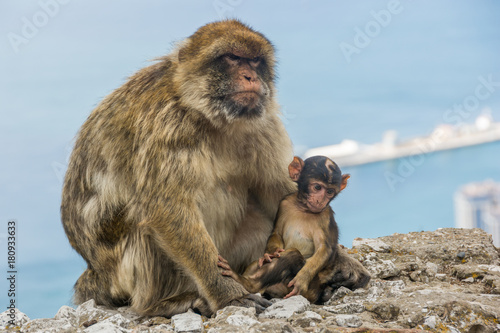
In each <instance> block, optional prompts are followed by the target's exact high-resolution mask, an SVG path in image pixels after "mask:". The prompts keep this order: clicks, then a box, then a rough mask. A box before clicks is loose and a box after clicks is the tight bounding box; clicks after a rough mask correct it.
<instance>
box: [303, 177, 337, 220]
mask: <svg viewBox="0 0 500 333" xmlns="http://www.w3.org/2000/svg"><path fill="white" fill-rule="evenodd" d="M339 192H340V184H339V185H331V184H327V183H324V182H322V181H320V180H317V179H311V181H310V182H309V184H308V186H307V194H306V198H305V204H306V206H307V208H308V209H309V210H310V211H311V212H313V213H321V212H322V211H323V210H324V209H325V208H326V207H328V204H329V203H330V201H332V199H333V198H334V197H335V196H336V195H337V194H338V193H339Z"/></svg>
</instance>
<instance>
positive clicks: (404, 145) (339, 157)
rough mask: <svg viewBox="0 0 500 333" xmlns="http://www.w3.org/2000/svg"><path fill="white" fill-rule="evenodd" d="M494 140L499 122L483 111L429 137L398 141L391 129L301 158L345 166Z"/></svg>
mask: <svg viewBox="0 0 500 333" xmlns="http://www.w3.org/2000/svg"><path fill="white" fill-rule="evenodd" d="M495 141H500V122H494V121H493V118H492V116H491V114H490V113H484V114H481V115H480V116H478V117H477V118H476V121H475V123H474V124H464V125H462V126H452V125H449V124H442V125H439V126H437V127H436V128H435V129H434V131H433V132H432V134H431V135H429V136H421V137H416V138H413V139H410V140H406V141H401V142H400V141H398V139H397V132H396V131H393V130H391V131H387V132H385V133H384V136H383V139H382V141H381V142H377V143H374V144H362V143H360V142H357V141H354V140H344V141H342V142H341V143H340V144H336V145H330V146H323V147H318V148H312V149H309V150H307V151H306V152H305V154H304V157H305V158H307V157H310V156H314V155H325V156H328V157H330V158H332V159H334V160H335V161H336V162H337V163H338V164H339V165H340V166H342V167H345V166H355V165H361V164H368V163H374V162H379V161H386V160H392V159H397V158H401V157H406V156H413V155H420V154H425V153H430V152H435V151H442V150H450V149H457V148H462V147H468V146H475V145H480V144H484V143H489V142H495Z"/></svg>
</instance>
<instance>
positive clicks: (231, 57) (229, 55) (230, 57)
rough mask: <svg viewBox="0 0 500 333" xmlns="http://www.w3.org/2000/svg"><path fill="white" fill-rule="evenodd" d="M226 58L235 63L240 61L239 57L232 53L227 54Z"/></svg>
mask: <svg viewBox="0 0 500 333" xmlns="http://www.w3.org/2000/svg"><path fill="white" fill-rule="evenodd" d="M227 57H228V58H229V59H231V60H235V61H236V60H240V59H241V57H238V56H237V55H235V54H232V53H229V54H228V55H227Z"/></svg>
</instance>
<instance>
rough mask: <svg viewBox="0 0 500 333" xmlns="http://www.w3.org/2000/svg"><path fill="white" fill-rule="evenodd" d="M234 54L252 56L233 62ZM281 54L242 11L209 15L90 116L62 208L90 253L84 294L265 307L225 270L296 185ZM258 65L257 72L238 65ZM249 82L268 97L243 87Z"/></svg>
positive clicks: (136, 305) (143, 301)
mask: <svg viewBox="0 0 500 333" xmlns="http://www.w3.org/2000/svg"><path fill="white" fill-rule="evenodd" d="M231 53H234V54H237V55H241V56H242V57H243V58H242V59H241V60H237V61H235V60H233V59H232V58H231V59H230V60H228V61H224V59H225V57H226V56H225V54H231ZM248 59H254V60H255V59H260V60H259V65H258V66H254V65H255V61H254V60H252V61H253V62H250V60H248ZM233 63H235V64H237V66H233V65H232V64H233ZM274 65H275V58H274V50H273V46H272V45H271V43H270V42H269V41H268V40H267V39H266V38H265V37H264V36H263V35H262V34H260V33H258V32H255V31H254V30H252V29H250V28H248V27H247V26H245V25H243V24H242V23H240V22H238V21H235V20H229V21H222V22H216V23H212V24H207V25H206V26H203V27H201V28H200V29H199V30H198V31H197V32H195V33H194V34H193V35H192V36H191V37H189V38H187V39H186V40H185V41H183V42H182V43H180V44H179V46H178V47H177V48H176V49H175V50H174V51H173V52H172V53H171V54H169V55H167V56H165V57H163V58H160V59H158V60H157V62H156V63H154V64H152V65H151V66H149V67H146V68H144V69H141V70H140V71H138V72H137V73H136V74H134V75H133V76H132V77H131V78H130V79H129V80H128V81H127V82H126V83H125V84H123V85H122V86H121V87H120V88H118V89H116V90H115V91H114V92H112V93H111V94H110V95H108V96H107V97H106V98H105V99H104V100H103V101H102V102H101V103H100V104H99V105H98V106H97V107H96V109H95V110H94V111H93V112H92V113H91V114H90V116H89V118H88V119H87V121H86V122H85V123H84V124H83V126H82V128H81V130H80V132H79V134H78V137H77V141H76V144H75V147H74V151H73V153H72V156H71V160H70V163H69V167H68V171H67V174H66V178H65V183H64V188H63V195H62V205H61V216H62V222H63V226H64V229H65V231H66V234H67V236H68V239H69V241H70V243H71V245H72V246H73V248H75V250H76V251H77V252H78V253H79V254H80V255H81V256H82V257H83V258H84V259H85V260H86V262H87V264H88V268H87V270H86V271H85V272H84V273H83V274H82V276H81V277H80V279H79V280H78V281H77V283H76V284H75V298H74V299H75V302H76V303H82V302H84V301H86V300H88V299H91V298H93V299H95V300H96V302H97V303H98V304H103V305H107V306H119V305H124V304H130V305H131V306H132V308H133V309H134V310H135V311H137V312H138V313H141V314H144V315H164V316H170V315H173V314H176V313H180V312H183V311H186V309H188V308H197V309H198V310H199V311H200V312H202V313H204V314H207V315H209V314H212V313H213V312H214V311H216V310H217V309H219V308H221V307H223V306H225V305H227V304H231V303H232V302H233V301H237V302H240V303H241V302H243V303H244V304H247V305H252V304H255V301H256V298H252V299H251V300H249V299H250V298H249V296H245V295H247V293H248V292H247V291H246V290H245V289H244V288H243V287H242V286H241V285H240V284H238V283H237V282H235V281H234V280H233V279H230V278H227V277H224V276H222V275H221V274H220V269H219V268H218V267H217V255H218V254H219V253H220V254H222V255H223V256H225V257H226V258H227V259H228V260H229V263H230V264H231V265H232V266H233V268H234V269H235V270H236V271H237V272H240V273H241V272H243V271H244V269H245V267H246V266H248V265H249V264H250V263H251V262H252V261H253V260H255V259H257V258H259V256H261V255H262V254H263V252H264V249H265V244H266V240H267V238H268V237H269V235H270V233H271V231H272V228H273V221H274V217H275V215H276V211H277V208H278V204H279V201H280V200H281V199H282V198H283V196H284V195H286V194H288V193H290V192H292V191H293V190H294V186H293V183H292V182H290V180H289V179H288V177H287V173H286V168H287V165H288V161H289V160H290V159H291V157H292V148H291V143H290V140H289V138H288V135H287V133H286V131H285V129H284V126H283V124H282V122H281V121H280V119H279V108H278V104H277V101H276V97H275V96H276V92H275V86H274V77H275V74H274ZM228 66H229V68H232V69H227V67H228ZM231 66H233V67H231ZM245 71H246V72H250V74H251V76H252V78H251V79H250V77H245V78H242V77H240V76H238V75H240V74H242V73H243V72H245ZM247 74H248V73H247ZM245 75H246V74H245ZM250 84H252V85H253V86H254V87H256V88H255V90H256V91H257V92H258V97H256V96H257V95H256V94H252V93H250V95H251V97H248V98H247V95H249V94H243V95H239V96H240V97H238V98H236V97H233V96H234V95H233V94H235V93H238V91H243V90H245V86H249V85H250ZM249 100H253V101H258V103H255V104H256V105H258V109H255V110H253V113H252V112H248V113H245V112H244V111H245V110H246V109H245V108H244V107H241V106H240V104H241V103H246V102H247V101H249ZM235 102H237V103H236V104H237V105H236V106H235ZM238 103H240V104H238ZM235 110H236V111H238V112H240V111H241V112H240V113H238V112H235ZM247 301H248V302H247ZM245 302H246V303H245ZM258 302H259V300H258V299H257V303H258Z"/></svg>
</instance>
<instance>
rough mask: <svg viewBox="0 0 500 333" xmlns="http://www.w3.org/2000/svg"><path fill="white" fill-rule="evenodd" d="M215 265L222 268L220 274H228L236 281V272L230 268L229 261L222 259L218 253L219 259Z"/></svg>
mask: <svg viewBox="0 0 500 333" xmlns="http://www.w3.org/2000/svg"><path fill="white" fill-rule="evenodd" d="M217 266H219V267H220V268H222V269H223V271H222V272H221V273H222V275H224V276H230V277H232V278H233V279H235V280H236V281H238V277H239V276H238V274H236V273H235V272H234V271H233V270H232V269H231V266H229V262H228V261H227V260H226V259H224V258H223V257H222V256H221V255H220V254H219V261H218V262H217Z"/></svg>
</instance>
